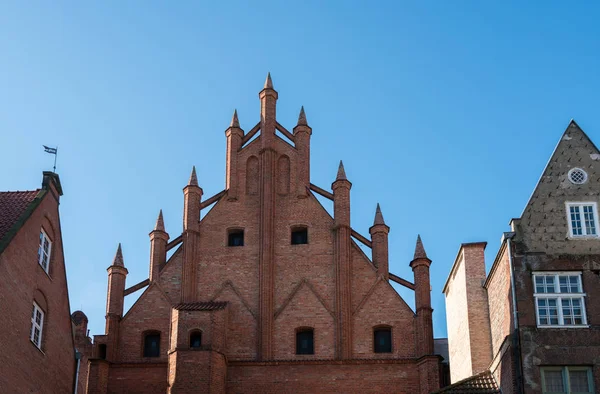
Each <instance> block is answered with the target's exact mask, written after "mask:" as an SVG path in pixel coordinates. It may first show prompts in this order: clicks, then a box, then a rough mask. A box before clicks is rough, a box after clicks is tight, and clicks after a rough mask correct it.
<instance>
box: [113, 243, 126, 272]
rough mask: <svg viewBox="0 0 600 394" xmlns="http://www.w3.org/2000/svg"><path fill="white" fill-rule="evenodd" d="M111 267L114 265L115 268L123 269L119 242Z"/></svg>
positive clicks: (123, 264)
mask: <svg viewBox="0 0 600 394" xmlns="http://www.w3.org/2000/svg"><path fill="white" fill-rule="evenodd" d="M112 265H116V266H117V267H125V263H124V262H123V252H122V251H121V243H120V242H119V247H118V248H117V254H115V259H114V260H113V263H112Z"/></svg>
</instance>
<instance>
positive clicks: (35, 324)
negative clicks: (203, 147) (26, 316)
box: [29, 301, 46, 350]
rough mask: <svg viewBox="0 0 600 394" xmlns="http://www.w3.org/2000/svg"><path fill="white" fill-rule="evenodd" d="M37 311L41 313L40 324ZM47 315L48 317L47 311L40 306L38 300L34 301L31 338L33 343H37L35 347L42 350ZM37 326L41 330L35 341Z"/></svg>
mask: <svg viewBox="0 0 600 394" xmlns="http://www.w3.org/2000/svg"><path fill="white" fill-rule="evenodd" d="M36 312H39V313H40V315H41V318H40V323H39V324H38V323H37V314H36ZM45 317H46V313H45V312H44V310H43V309H42V308H41V307H40V306H39V304H38V303H37V302H35V301H33V311H32V314H31V329H30V331H29V340H30V341H31V343H33V344H34V345H35V347H37V348H38V349H40V350H42V338H43V337H42V335H43V333H44V321H45ZM36 328H37V329H38V330H39V333H38V340H37V342H36V341H35V330H36Z"/></svg>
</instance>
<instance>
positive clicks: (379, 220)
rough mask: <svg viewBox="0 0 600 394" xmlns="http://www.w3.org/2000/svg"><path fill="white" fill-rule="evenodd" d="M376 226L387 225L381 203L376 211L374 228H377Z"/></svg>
mask: <svg viewBox="0 0 600 394" xmlns="http://www.w3.org/2000/svg"><path fill="white" fill-rule="evenodd" d="M376 224H385V221H384V220H383V214H382V213H381V207H380V206H379V203H377V209H376V210H375V220H374V221H373V226H375V225H376Z"/></svg>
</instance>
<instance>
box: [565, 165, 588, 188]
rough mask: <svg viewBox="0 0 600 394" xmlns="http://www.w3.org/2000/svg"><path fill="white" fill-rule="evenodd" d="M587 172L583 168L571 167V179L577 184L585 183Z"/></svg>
mask: <svg viewBox="0 0 600 394" xmlns="http://www.w3.org/2000/svg"><path fill="white" fill-rule="evenodd" d="M587 178H588V176H587V173H586V172H585V171H583V170H582V169H581V168H571V170H570V171H569V180H570V181H571V183H574V184H575V185H583V184H584V183H585V182H587Z"/></svg>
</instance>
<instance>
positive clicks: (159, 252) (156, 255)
mask: <svg viewBox="0 0 600 394" xmlns="http://www.w3.org/2000/svg"><path fill="white" fill-rule="evenodd" d="M168 242H169V234H167V232H166V231H165V223H164V220H163V213H162V209H161V210H160V212H159V213H158V219H156V225H155V226H154V230H152V232H150V275H149V278H150V282H154V281H156V280H158V273H159V272H160V268H161V267H162V266H163V265H164V264H165V262H166V261H167V243H168Z"/></svg>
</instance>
